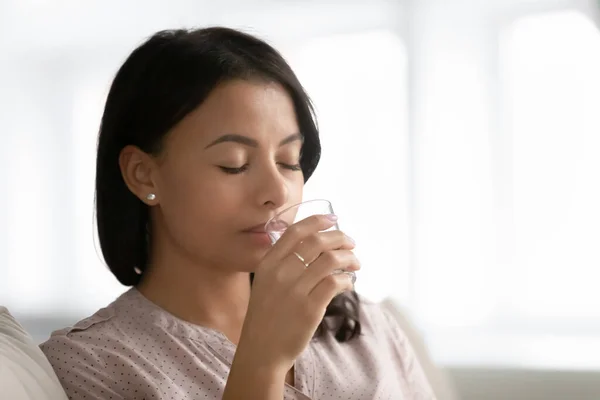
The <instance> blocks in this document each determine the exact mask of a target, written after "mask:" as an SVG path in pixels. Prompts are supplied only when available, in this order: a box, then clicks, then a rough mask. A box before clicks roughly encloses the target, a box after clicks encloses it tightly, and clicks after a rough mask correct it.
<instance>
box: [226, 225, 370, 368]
mask: <svg viewBox="0 0 600 400" xmlns="http://www.w3.org/2000/svg"><path fill="white" fill-rule="evenodd" d="M334 223H335V219H334V216H324V215H315V216H311V217H309V218H307V219H305V220H302V221H300V222H298V223H296V224H294V225H292V226H290V227H289V228H288V229H287V230H286V232H285V233H284V234H283V235H282V237H281V238H280V239H279V240H278V241H277V243H276V244H275V245H274V246H273V248H272V249H271V250H270V251H269V252H268V253H267V255H266V256H265V257H264V259H263V260H262V262H261V263H260V265H259V266H258V268H257V270H256V273H255V275H254V281H253V285H252V294H251V296H250V303H249V306H248V311H247V314H246V318H245V321H244V326H243V328H242V333H241V337H240V342H239V346H238V352H240V353H242V354H243V355H244V359H245V360H246V364H247V363H248V362H249V363H250V364H252V365H253V367H255V368H261V369H263V370H267V371H273V370H277V371H278V372H279V373H281V374H283V375H285V373H286V372H287V371H288V370H289V369H290V368H291V367H292V366H293V364H294V361H295V360H296V358H297V357H298V355H299V354H300V353H301V352H302V351H303V350H304V348H305V347H306V346H307V345H308V342H309V341H310V340H311V338H312V336H313V335H314V332H315V330H316V329H317V327H318V325H319V323H320V322H321V321H322V319H323V317H324V315H325V309H326V307H327V305H328V304H329V303H330V302H331V300H332V299H333V298H334V297H335V296H336V295H338V294H339V293H341V292H343V291H346V290H352V289H353V284H352V280H351V278H350V277H349V276H348V275H347V274H343V273H335V271H336V270H346V271H357V270H359V269H360V264H359V262H358V260H357V259H356V257H355V256H354V253H353V252H352V251H351V250H352V249H353V248H354V242H353V241H352V240H351V239H350V238H349V237H347V236H346V235H345V234H344V233H343V232H341V231H339V230H335V231H329V232H321V231H323V230H325V229H328V228H331V227H332V226H333V225H334ZM294 253H298V254H299V255H300V256H301V257H302V258H303V259H304V260H305V262H306V263H308V264H309V267H306V266H305V265H304V263H303V262H302V261H301V260H300V259H299V257H298V256H297V255H296V254H294Z"/></svg>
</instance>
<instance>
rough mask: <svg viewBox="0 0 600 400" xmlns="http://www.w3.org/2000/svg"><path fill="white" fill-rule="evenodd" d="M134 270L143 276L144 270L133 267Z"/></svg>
mask: <svg viewBox="0 0 600 400" xmlns="http://www.w3.org/2000/svg"><path fill="white" fill-rule="evenodd" d="M133 270H134V271H135V273H136V274H138V275H141V274H142V270H141V269H139V268H138V267H133Z"/></svg>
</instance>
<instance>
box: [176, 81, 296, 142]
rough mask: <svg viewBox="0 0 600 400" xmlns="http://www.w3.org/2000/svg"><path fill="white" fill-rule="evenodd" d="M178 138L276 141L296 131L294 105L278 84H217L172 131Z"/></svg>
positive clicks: (207, 140)
mask: <svg viewBox="0 0 600 400" xmlns="http://www.w3.org/2000/svg"><path fill="white" fill-rule="evenodd" d="M172 133H173V134H174V135H173V136H178V137H179V139H180V140H184V139H188V140H189V139H194V140H195V141H197V142H198V143H199V144H208V143H210V142H212V141H213V140H215V139H216V138H217V137H219V136H221V135H224V134H239V135H244V136H249V137H252V138H254V139H256V140H258V141H259V142H263V141H264V142H279V141H280V140H281V139H283V138H284V137H287V136H289V135H291V134H294V133H298V122H297V118H296V113H295V110H294V104H293V101H292V99H291V97H290V96H289V94H288V93H287V92H286V90H285V89H284V88H283V87H282V86H281V85H279V84H277V83H265V82H258V81H242V80H234V81H229V82H225V83H222V84H220V85H219V86H217V87H216V88H215V89H214V90H213V91H212V92H211V93H210V94H209V96H208V97H207V98H206V99H205V101H204V102H203V103H202V104H201V105H200V106H199V107H197V108H196V109H195V110H194V111H192V112H191V113H190V114H189V115H187V116H186V117H185V118H184V119H183V120H182V121H181V122H180V123H179V124H178V125H177V126H176V127H175V129H174V130H173V132H172Z"/></svg>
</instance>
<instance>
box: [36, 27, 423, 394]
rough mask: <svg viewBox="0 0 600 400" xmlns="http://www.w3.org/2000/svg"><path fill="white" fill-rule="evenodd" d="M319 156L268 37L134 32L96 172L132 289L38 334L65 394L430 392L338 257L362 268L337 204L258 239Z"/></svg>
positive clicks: (108, 239) (102, 234) (108, 249)
mask: <svg viewBox="0 0 600 400" xmlns="http://www.w3.org/2000/svg"><path fill="white" fill-rule="evenodd" d="M319 157H320V144H319V137H318V131H317V127H316V124H315V121H314V119H313V110H312V108H311V104H310V101H309V99H308V97H307V95H306V93H305V92H304V90H303V88H302V86H301V85H300V83H299V82H298V80H297V78H296V77H295V75H294V73H293V72H292V70H291V69H290V67H289V66H288V65H287V64H286V62H285V61H284V60H283V58H282V57H281V56H280V55H279V53H277V52H276V51H275V50H274V49H273V48H272V47H270V46H269V45H267V44H266V43H264V42H263V41H261V40H258V39H256V38H254V37H252V36H249V35H246V34H243V33H241V32H237V31H235V30H231V29H226V28H209V29H200V30H194V31H185V30H177V31H164V32H159V33H157V34H155V35H154V36H152V37H151V38H150V39H149V40H148V41H146V42H145V43H144V44H142V45H141V46H140V47H139V48H137V49H136V50H135V51H134V52H133V53H132V54H131V56H130V57H129V58H128V59H127V60H126V61H125V63H124V65H123V66H122V67H121V69H120V70H119V71H118V73H117V75H116V77H115V79H114V82H113V84H112V87H111V89H110V92H109V94H108V98H107V101H106V108H105V111H104V115H103V117H102V124H101V128H100V136H99V142H98V158H97V170H96V174H97V175H96V207H97V210H96V211H97V219H98V231H99V238H100V245H101V248H102V253H103V255H104V259H105V261H106V263H107V264H108V266H109V268H110V270H111V271H112V272H113V274H114V275H115V276H116V277H117V279H119V281H120V282H121V283H123V284H124V285H127V286H133V288H132V289H130V290H129V291H127V292H126V293H125V294H123V295H122V296H121V297H119V298H118V299H117V300H116V301H115V302H114V303H112V304H111V305H109V306H108V307H107V308H104V309H101V310H100V311H98V312H97V313H96V314H94V315H93V316H91V317H90V318H87V319H85V320H83V321H81V322H79V323H78V324H76V325H75V326H74V327H72V328H68V329H64V330H62V331H58V332H55V333H53V335H52V336H51V338H50V339H49V340H48V341H47V342H46V343H44V344H43V345H42V349H43V350H44V352H45V353H46V355H47V357H48V358H49V360H50V362H51V363H52V365H53V367H54V368H55V370H56V372H57V374H58V376H59V378H60V380H61V383H62V384H63V386H64V388H65V390H66V391H67V393H68V395H69V396H70V397H71V398H74V399H79V398H82V399H96V398H97V399H121V398H127V399H159V398H160V399H197V398H202V399H206V398H209V399H221V398H222V399H229V400H231V399H261V400H264V399H267V400H269V399H278V400H280V399H282V398H285V399H311V398H340V399H344V400H348V399H374V398H377V399H394V400H396V399H430V398H432V397H433V396H432V395H431V391H430V389H429V385H428V383H427V382H426V379H425V378H424V376H423V373H422V371H421V368H420V366H419V365H418V363H417V361H416V360H415V358H414V356H413V353H412V350H411V348H410V346H409V344H408V343H407V341H406V340H405V338H404V335H403V333H402V332H401V331H400V329H399V328H398V327H397V325H395V324H394V322H393V321H392V319H391V318H389V317H388V316H387V314H385V313H384V312H383V311H382V309H381V308H380V307H379V306H378V305H376V304H370V303H368V302H365V301H359V298H358V296H357V295H356V294H355V293H354V291H353V282H352V280H351V279H350V278H349V274H336V273H333V271H335V270H339V269H342V270H346V271H356V270H358V269H359V268H360V267H359V263H358V261H357V260H356V258H355V257H354V254H353V253H352V251H351V250H352V249H353V248H354V243H353V241H352V240H351V239H350V238H349V237H347V236H346V235H344V234H343V233H342V232H339V231H333V232H321V231H323V230H325V229H327V228H329V227H331V226H332V225H333V224H334V223H335V220H336V219H337V217H336V216H334V215H329V216H319V217H311V218H309V219H306V220H304V221H301V222H300V223H297V224H295V225H294V226H292V227H290V229H288V230H287V231H286V233H285V234H284V235H283V236H282V238H281V239H280V240H279V241H278V242H277V244H276V245H275V246H273V247H271V245H270V243H269V241H268V237H267V235H266V234H265V232H264V224H265V222H266V221H267V220H268V219H269V218H270V217H272V216H273V215H275V214H276V213H277V212H278V211H281V210H283V209H285V208H286V207H288V206H290V205H293V204H295V203H298V202H300V201H301V200H302V189H303V185H304V183H305V182H306V180H307V179H308V178H309V177H310V176H311V174H312V173H313V171H314V170H315V167H316V166H317V163H318V161H319ZM305 264H306V265H308V267H307V266H306V265H305ZM251 289H252V290H251Z"/></svg>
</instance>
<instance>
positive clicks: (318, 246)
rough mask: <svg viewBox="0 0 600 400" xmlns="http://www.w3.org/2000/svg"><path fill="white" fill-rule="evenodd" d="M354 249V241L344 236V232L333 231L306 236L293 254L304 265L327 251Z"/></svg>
mask: <svg viewBox="0 0 600 400" xmlns="http://www.w3.org/2000/svg"><path fill="white" fill-rule="evenodd" d="M355 247H356V245H355V244H354V241H353V240H352V239H351V238H350V237H349V236H347V235H346V234H344V232H342V231H339V230H335V231H329V232H318V233H314V234H312V235H309V236H307V237H306V238H305V239H304V240H303V241H302V242H301V243H300V244H298V246H297V247H296V248H295V250H294V251H295V252H296V253H298V254H300V255H301V256H302V257H303V258H304V259H305V260H306V263H308V264H311V263H313V262H314V261H315V260H316V259H317V258H318V257H319V256H320V255H321V253H323V252H326V251H329V250H352V249H354V248H355Z"/></svg>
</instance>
